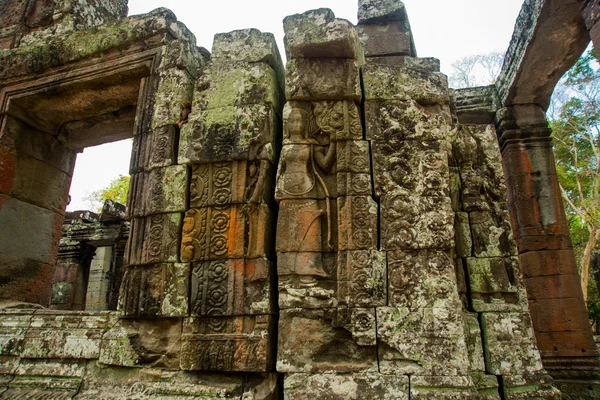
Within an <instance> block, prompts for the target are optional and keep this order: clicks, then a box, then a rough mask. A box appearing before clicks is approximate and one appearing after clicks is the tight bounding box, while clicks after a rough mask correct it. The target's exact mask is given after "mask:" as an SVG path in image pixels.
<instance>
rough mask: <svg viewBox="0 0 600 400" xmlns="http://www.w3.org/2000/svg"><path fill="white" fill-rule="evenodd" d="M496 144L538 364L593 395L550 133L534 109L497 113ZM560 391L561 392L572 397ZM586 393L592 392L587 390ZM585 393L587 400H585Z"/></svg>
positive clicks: (589, 351)
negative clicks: (535, 339) (501, 165)
mask: <svg viewBox="0 0 600 400" xmlns="http://www.w3.org/2000/svg"><path fill="white" fill-rule="evenodd" d="M498 125H499V140H500V146H501V150H502V164H503V169H504V176H505V177H506V185H507V189H508V202H509V209H510V211H511V220H512V225H513V231H514V236H515V239H516V242H517V245H518V250H519V261H520V264H521V268H522V273H523V276H524V281H525V287H526V288H527V295H528V299H529V309H530V311H531V316H532V319H533V327H534V330H535V334H536V338H537V343H538V347H539V348H540V350H541V352H542V360H543V363H544V367H545V368H546V369H547V370H548V372H549V373H550V375H552V376H553V377H554V378H555V379H556V380H557V382H558V383H559V387H563V386H561V385H567V386H568V385H571V384H572V382H569V381H565V380H568V379H575V380H578V379H592V381H589V382H588V383H583V384H582V385H581V386H582V389H581V390H582V393H583V394H582V395H583V396H584V397H581V398H595V397H594V396H596V395H592V397H589V396H590V393H597V390H598V389H597V385H596V384H595V383H594V382H593V380H594V379H597V372H598V368H599V362H598V352H597V350H596V345H595V343H594V340H593V336H592V332H591V329H590V323H589V320H588V315H587V310H586V307H585V303H584V301H583V295H582V291H581V284H580V277H579V273H578V271H577V264H576V261H575V257H574V254H573V248H572V244H571V239H570V235H569V229H568V225H567V221H566V217H565V212H564V207H563V202H562V199H561V194H560V188H559V184H558V179H557V175H556V167H555V163H554V156H553V153H552V139H551V138H550V134H551V130H550V129H549V128H548V123H547V121H546V117H545V113H544V111H543V110H542V109H541V108H540V107H539V106H538V105H536V104H526V105H514V106H511V107H507V108H504V109H502V110H501V111H499V113H498ZM567 386H564V387H565V392H567V393H569V392H570V393H573V391H572V388H568V387H567ZM588 387H590V388H592V389H593V390H592V391H589V390H588ZM586 396H587V397H586Z"/></svg>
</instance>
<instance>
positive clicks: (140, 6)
mask: <svg viewBox="0 0 600 400" xmlns="http://www.w3.org/2000/svg"><path fill="white" fill-rule="evenodd" d="M357 4H358V1H357V0H303V1H289V0H278V1H275V0H215V1H213V0H209V1H207V0H195V1H190V0H168V1H166V0H129V14H130V15H134V14H143V13H147V12H149V11H151V10H153V9H155V8H158V7H167V8H169V9H171V10H172V11H173V12H174V13H175V15H177V18H178V19H179V20H180V21H182V22H183V23H184V24H186V25H187V27H188V28H189V29H190V30H191V31H192V32H193V33H194V35H196V39H197V44H198V46H202V47H205V48H207V49H208V50H209V51H210V50H211V47H212V40H213V36H214V34H215V33H219V32H229V31H232V30H235V29H244V28H257V29H259V30H261V31H263V32H272V33H273V34H275V37H276V38H277V41H278V44H279V50H280V52H281V53H282V57H284V54H283V53H284V50H283V25H282V21H283V18H285V17H286V16H287V15H291V14H296V13H302V12H304V11H307V10H310V9H314V8H322V7H326V8H330V9H332V10H333V12H334V13H335V15H336V16H337V17H338V18H345V19H347V20H349V21H350V22H352V23H354V24H355V23H356V10H357V7H358V5H357ZM404 4H405V5H406V8H407V10H408V16H409V18H410V22H411V26H412V30H413V35H414V38H415V43H416V46H417V53H418V55H419V56H420V57H436V58H439V59H440V60H441V63H442V72H444V73H446V74H449V73H450V70H451V65H452V63H453V62H454V61H456V60H458V59H460V58H463V57H465V56H469V55H473V54H485V53H489V52H492V51H505V50H506V48H507V47H508V44H509V42H510V38H511V36H512V31H513V27H514V23H515V20H516V18H517V15H518V14H519V10H520V9H521V5H522V4H523V0H501V1H498V0H404ZM130 153H131V140H125V141H122V142H117V143H112V144H107V145H104V146H98V147H95V148H88V149H86V150H85V151H84V152H83V153H81V154H79V155H78V157H77V165H76V168H75V174H74V176H73V182H72V185H71V197H72V200H71V204H70V205H69V206H68V208H67V209H68V210H79V209H85V208H89V204H88V203H87V202H85V201H84V200H83V197H85V195H86V194H88V193H90V192H93V191H95V190H98V189H101V188H103V187H106V186H107V185H108V184H109V183H110V181H111V180H113V179H115V178H116V177H118V176H119V175H120V174H121V175H127V174H128V173H129V155H130Z"/></svg>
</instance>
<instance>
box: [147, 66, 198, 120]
mask: <svg viewBox="0 0 600 400" xmlns="http://www.w3.org/2000/svg"><path fill="white" fill-rule="evenodd" d="M193 91H194V79H193V78H192V76H191V75H190V74H189V73H188V72H187V71H184V70H181V69H178V68H171V69H168V70H166V71H164V72H161V74H160V80H159V81H158V86H157V89H156V92H155V93H154V113H153V115H152V128H153V129H156V128H158V127H161V126H166V125H176V124H177V123H178V122H179V120H180V118H181V111H182V110H183V103H185V102H190V101H192V98H193Z"/></svg>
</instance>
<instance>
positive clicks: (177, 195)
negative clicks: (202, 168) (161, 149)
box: [127, 165, 189, 217]
mask: <svg viewBox="0 0 600 400" xmlns="http://www.w3.org/2000/svg"><path fill="white" fill-rule="evenodd" d="M188 176H189V174H188V170H187V167H186V166H185V165H175V166H172V167H165V168H157V169H153V170H152V171H150V172H140V173H138V174H135V175H133V176H132V177H131V181H130V188H129V195H128V196H127V213H128V214H129V217H131V216H134V217H143V216H146V215H152V214H162V213H174V212H183V211H185V210H186V207H187V201H188V199H187V190H186V187H187V182H188V179H189V178H188Z"/></svg>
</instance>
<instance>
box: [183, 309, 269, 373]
mask: <svg viewBox="0 0 600 400" xmlns="http://www.w3.org/2000/svg"><path fill="white" fill-rule="evenodd" d="M274 323H275V322H274V319H273V317H271V316H270V315H259V316H245V317H205V318H199V317H192V318H187V319H185V320H184V325H183V336H182V344H181V354H182V356H181V368H182V369H183V370H188V371H223V372H233V371H247V372H267V371H270V370H271V369H272V367H273V365H272V362H273V358H274V355H273V354H272V353H271V351H272V346H271V340H274V338H273V332H274Z"/></svg>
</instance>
